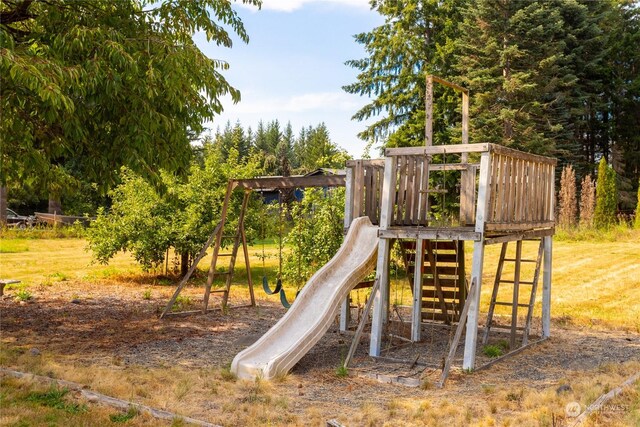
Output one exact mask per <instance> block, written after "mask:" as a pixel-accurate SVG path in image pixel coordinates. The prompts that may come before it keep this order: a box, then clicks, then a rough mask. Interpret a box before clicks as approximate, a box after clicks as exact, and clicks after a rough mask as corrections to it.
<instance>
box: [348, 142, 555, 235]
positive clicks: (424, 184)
mask: <svg viewBox="0 0 640 427" xmlns="http://www.w3.org/2000/svg"><path fill="white" fill-rule="evenodd" d="M470 153H477V154H480V157H481V159H482V160H481V162H480V163H473V162H469V160H468V159H469V154H470ZM385 155H386V159H385V160H384V177H385V178H384V183H382V182H381V175H382V163H381V162H382V161H380V160H377V161H376V160H363V161H353V162H349V163H348V164H347V166H348V171H347V182H349V180H350V179H351V180H352V182H353V184H352V191H351V193H350V194H349V188H348V189H347V192H348V194H347V200H349V197H350V195H351V197H353V198H354V200H353V201H352V210H351V212H352V213H353V217H354V218H355V217H356V216H359V215H368V216H370V218H371V219H372V222H374V223H376V224H378V223H379V221H380V217H379V214H378V212H379V211H380V204H381V200H382V188H383V187H386V186H387V185H390V188H391V190H388V191H390V193H389V194H388V199H387V200H388V201H389V203H390V206H388V207H386V208H385V207H383V209H385V214H384V215H383V216H384V218H385V222H386V224H384V226H424V227H432V226H437V227H448V226H450V227H454V226H470V225H478V224H479V225H480V229H478V227H477V226H476V231H478V232H480V231H490V232H510V231H518V230H528V229H534V228H549V227H553V226H554V170H555V164H556V160H555V159H551V158H548V157H543V156H537V155H533V154H529V153H524V152H521V151H517V150H513V149H510V148H507V147H503V146H499V145H495V144H458V145H446V146H444V145H443V146H430V147H415V148H414V147H411V148H391V149H387V150H386V151H385ZM435 156H438V158H439V161H440V163H433V162H432V160H433V159H434V158H435ZM477 157H478V156H476V158H477ZM444 162H446V163H444ZM481 165H484V167H481ZM479 170H480V171H484V174H485V176H484V177H483V176H479V174H478V171H479ZM434 171H460V173H459V174H456V177H457V179H458V180H459V181H458V182H457V183H456V185H455V186H454V187H453V188H455V189H457V191H458V192H457V194H444V197H443V198H446V199H448V202H452V203H454V204H458V205H459V208H460V212H459V218H456V219H451V218H444V219H445V220H447V221H448V222H443V218H442V217H440V218H437V220H436V218H435V216H434V215H432V208H433V207H434V206H432V205H434V201H436V200H438V195H439V194H442V193H446V192H447V189H445V188H438V187H437V186H435V185H434V184H433V182H432V183H431V185H430V181H429V175H430V174H431V173H432V172H434ZM481 173H482V172H481ZM349 175H351V178H349ZM432 181H433V180H432ZM481 186H483V188H482V191H480V187H481ZM348 187H349V185H348ZM448 191H450V192H451V191H452V186H451V185H449V186H448ZM480 194H482V196H483V197H482V200H480V197H479V195H480ZM347 203H349V202H347ZM479 209H480V212H481V214H480V215H479V216H476V214H477V212H478V210H479ZM440 211H442V209H440ZM478 218H481V223H478V224H476V223H477V220H478Z"/></svg>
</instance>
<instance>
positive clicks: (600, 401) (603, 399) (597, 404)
mask: <svg viewBox="0 0 640 427" xmlns="http://www.w3.org/2000/svg"><path fill="white" fill-rule="evenodd" d="M638 380H640V372H636V373H635V374H633V375H631V376H630V377H629V378H627V380H626V381H625V382H623V383H622V384H620V386H619V387H616V388H614V389H613V390H611V391H610V392H609V393H605V394H603V395H602V396H600V397H599V398H597V399H596V400H595V401H594V402H593V403H592V404H591V405H589V406H588V407H587V409H585V410H584V412H583V413H582V414H580V415H579V416H578V418H576V419H575V421H574V423H573V427H578V426H581V425H582V424H584V422H585V421H587V419H588V418H589V415H591V414H592V413H594V412H596V411H598V410H600V408H602V406H604V404H605V403H607V402H608V401H610V400H611V399H613V398H614V397H616V396H617V395H619V394H620V393H622V392H623V391H624V389H625V388H627V387H630V386H632V385H633V384H635V383H636V382H637V381H638Z"/></svg>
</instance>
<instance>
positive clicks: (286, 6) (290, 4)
mask: <svg viewBox="0 0 640 427" xmlns="http://www.w3.org/2000/svg"><path fill="white" fill-rule="evenodd" d="M311 3H324V4H330V5H333V6H337V7H354V8H359V9H364V10H369V8H370V6H369V0H262V9H264V10H275V11H278V12H293V11H294V10H298V9H300V8H302V7H304V6H305V5H307V4H311ZM242 4H243V3H242ZM251 8H252V9H253V10H256V8H255V7H251Z"/></svg>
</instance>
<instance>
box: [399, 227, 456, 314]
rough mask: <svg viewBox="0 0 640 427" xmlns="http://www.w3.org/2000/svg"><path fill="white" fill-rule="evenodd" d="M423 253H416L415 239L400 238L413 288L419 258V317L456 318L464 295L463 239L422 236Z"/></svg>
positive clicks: (408, 276)
mask: <svg viewBox="0 0 640 427" xmlns="http://www.w3.org/2000/svg"><path fill="white" fill-rule="evenodd" d="M424 243H425V244H424V245H423V253H422V254H420V255H416V252H415V250H416V243H415V241H412V240H401V241H400V248H401V252H402V253H403V258H404V261H405V267H406V268H407V278H408V279H409V283H410V284H411V289H412V291H413V280H414V272H415V266H416V262H415V260H416V259H422V274H423V279H422V321H433V320H438V321H444V322H445V323H447V324H450V323H451V322H458V321H459V320H460V313H461V311H462V307H463V306H464V302H465V299H466V296H467V288H466V284H465V267H464V242H463V241H452V240H426V241H425V242H424Z"/></svg>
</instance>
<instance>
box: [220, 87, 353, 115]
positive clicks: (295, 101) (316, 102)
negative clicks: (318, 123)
mask: <svg viewBox="0 0 640 427" xmlns="http://www.w3.org/2000/svg"><path fill="white" fill-rule="evenodd" d="M251 95H252V94H248V93H243V100H242V101H241V102H240V103H239V104H236V105H226V106H225V112H227V111H228V112H233V113H236V114H238V113H240V114H261V113H274V112H287V113H302V112H308V111H329V110H330V111H346V112H350V113H354V112H355V111H356V110H357V109H359V108H360V107H361V106H362V100H361V99H360V98H358V97H355V96H353V95H349V94H347V93H342V92H318V93H307V94H303V95H293V96H290V97H288V98H279V99H278V98H275V99H274V98H270V99H252V98H253V96H251Z"/></svg>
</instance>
